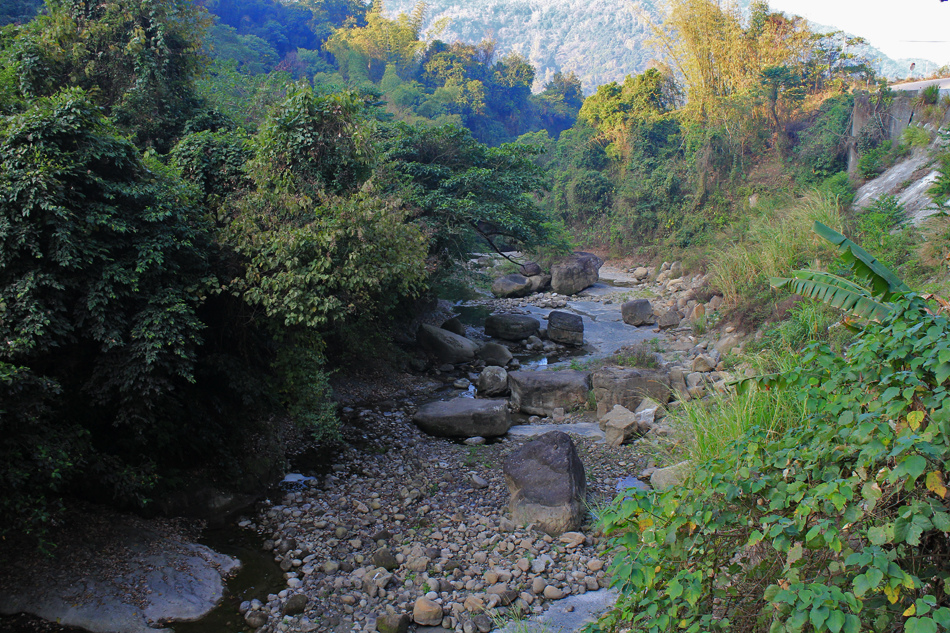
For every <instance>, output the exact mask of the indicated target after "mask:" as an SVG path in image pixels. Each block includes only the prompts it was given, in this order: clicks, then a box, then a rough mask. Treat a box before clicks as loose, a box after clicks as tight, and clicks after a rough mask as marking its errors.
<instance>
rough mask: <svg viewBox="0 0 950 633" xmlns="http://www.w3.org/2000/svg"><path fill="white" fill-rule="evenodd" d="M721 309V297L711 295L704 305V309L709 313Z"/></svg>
mask: <svg viewBox="0 0 950 633" xmlns="http://www.w3.org/2000/svg"><path fill="white" fill-rule="evenodd" d="M721 307H722V295H713V296H712V298H711V299H710V300H709V303H707V304H706V309H707V310H709V311H710V312H715V311H716V310H718V309H719V308H721Z"/></svg>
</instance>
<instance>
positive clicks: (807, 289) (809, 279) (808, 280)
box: [769, 270, 891, 321]
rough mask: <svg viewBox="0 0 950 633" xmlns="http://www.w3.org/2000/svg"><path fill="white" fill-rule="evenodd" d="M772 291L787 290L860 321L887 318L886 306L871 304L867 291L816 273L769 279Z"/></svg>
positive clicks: (800, 271) (793, 274)
mask: <svg viewBox="0 0 950 633" xmlns="http://www.w3.org/2000/svg"><path fill="white" fill-rule="evenodd" d="M769 283H770V284H771V285H772V287H773V288H781V287H782V286H788V287H789V288H790V289H791V290H792V292H795V293H797V294H800V295H804V296H806V297H810V298H812V299H816V300H818V301H821V302H823V303H827V304H828V305H830V306H832V307H835V308H838V309H839V310H843V311H845V312H850V313H852V314H854V315H855V316H857V317H860V318H862V319H873V320H876V321H880V320H881V319H883V318H884V317H885V316H887V315H888V314H890V312H891V308H890V306H888V305H886V304H885V303H882V302H880V301H877V300H875V298H874V297H873V296H872V295H871V294H870V293H869V292H868V290H867V289H865V288H863V287H861V286H859V285H858V284H856V283H854V282H853V281H849V280H847V279H844V278H843V277H839V276H838V275H832V274H831V273H825V272H821V271H817V270H798V271H795V272H794V273H792V277H772V278H771V279H769Z"/></svg>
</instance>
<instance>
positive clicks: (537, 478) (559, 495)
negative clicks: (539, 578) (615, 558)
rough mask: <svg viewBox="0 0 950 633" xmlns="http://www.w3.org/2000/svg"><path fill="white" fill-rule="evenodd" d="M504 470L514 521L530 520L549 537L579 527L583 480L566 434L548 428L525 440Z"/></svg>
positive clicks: (581, 520)
mask: <svg viewBox="0 0 950 633" xmlns="http://www.w3.org/2000/svg"><path fill="white" fill-rule="evenodd" d="M504 472H505V481H506V482H507V483H508V491H509V492H510V493H511V500H510V501H509V504H508V508H509V510H510V511H511V516H512V519H513V520H514V521H515V523H518V524H521V525H527V524H529V523H534V524H535V525H536V526H537V527H538V528H540V529H541V530H544V531H545V532H547V533H548V534H550V535H552V536H558V535H560V534H563V533H564V532H569V531H571V530H576V529H578V528H579V527H580V526H581V524H582V523H583V521H584V511H585V498H586V496H587V480H586V477H585V476H584V465H583V464H582V463H581V460H580V458H579V457H578V456H577V450H576V449H575V448H574V442H573V441H571V438H570V437H569V436H568V435H567V434H566V433H562V432H561V431H551V432H549V433H545V434H544V435H541V436H539V437H538V438H537V439H535V440H532V441H530V442H528V443H526V444H525V445H523V446H522V447H521V448H519V449H518V450H516V451H514V452H513V453H511V454H510V455H509V456H508V458H507V459H506V460H505V464H504Z"/></svg>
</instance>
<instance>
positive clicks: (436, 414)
mask: <svg viewBox="0 0 950 633" xmlns="http://www.w3.org/2000/svg"><path fill="white" fill-rule="evenodd" d="M412 420H413V422H415V423H416V426H418V427H419V428H420V429H421V430H422V431H423V432H425V433H428V434H429V435H436V436H439V437H475V436H480V437H495V436H498V435H504V434H505V433H507V432H508V429H509V428H510V427H511V415H510V414H509V413H508V403H507V402H506V401H504V400H483V399H480V398H479V399H475V398H456V399H454V400H447V401H436V402H430V403H428V404H424V405H422V406H421V407H420V408H419V410H418V411H417V412H416V414H415V415H414V416H413V418H412Z"/></svg>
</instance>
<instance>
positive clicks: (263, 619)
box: [244, 611, 268, 629]
mask: <svg viewBox="0 0 950 633" xmlns="http://www.w3.org/2000/svg"><path fill="white" fill-rule="evenodd" d="M267 620H268V617H267V612H266V611H248V612H247V613H245V614H244V622H246V623H247V625H248V626H249V627H251V628H252V629H258V628H260V627H262V626H264V625H265V624H267Z"/></svg>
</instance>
